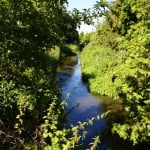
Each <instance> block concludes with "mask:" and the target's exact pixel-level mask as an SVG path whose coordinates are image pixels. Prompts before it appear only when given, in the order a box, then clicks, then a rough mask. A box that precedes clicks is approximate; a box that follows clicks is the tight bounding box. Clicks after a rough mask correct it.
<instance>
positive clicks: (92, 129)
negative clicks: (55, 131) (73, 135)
mask: <svg viewBox="0 0 150 150" xmlns="http://www.w3.org/2000/svg"><path fill="white" fill-rule="evenodd" d="M76 60H78V61H77V64H76V65H75V66H74V67H72V66H70V65H69V69H70V70H69V72H68V67H62V70H61V71H60V72H59V73H58V78H59V83H60V86H61V88H62V99H65V98H66V95H67V94H68V93H69V95H70V96H69V98H68V106H67V108H66V109H67V110H68V111H69V110H71V112H70V113H69V114H68V122H67V125H68V127H69V126H70V125H71V124H73V125H77V124H78V122H84V121H87V119H90V118H92V117H96V116H97V115H98V114H101V113H102V109H100V108H101V102H100V100H99V99H97V98H96V97H94V96H92V95H91V94H90V93H89V92H88V90H87V85H86V84H85V83H83V82H82V79H81V67H80V60H79V59H78V57H76ZM65 68H67V70H65ZM76 106H77V107H76ZM72 108H74V109H72ZM105 127H106V121H105V119H101V120H97V121H95V122H94V124H93V125H92V126H88V127H86V129H85V130H86V131H87V132H88V136H87V138H86V139H85V140H84V141H82V142H83V145H84V149H85V148H88V147H89V143H91V142H92V141H93V138H94V137H95V136H97V135H99V134H100V132H101V131H102V130H103V129H104V128H105ZM103 147H105V150H106V148H108V143H105V144H104V145H103ZM100 150H104V148H101V149H100Z"/></svg>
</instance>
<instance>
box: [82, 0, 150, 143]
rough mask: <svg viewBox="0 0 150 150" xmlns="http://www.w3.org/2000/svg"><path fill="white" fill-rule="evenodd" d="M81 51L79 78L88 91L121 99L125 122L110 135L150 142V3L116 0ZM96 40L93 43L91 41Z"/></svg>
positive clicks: (117, 125)
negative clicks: (83, 80) (81, 76)
mask: <svg viewBox="0 0 150 150" xmlns="http://www.w3.org/2000/svg"><path fill="white" fill-rule="evenodd" d="M108 7H109V10H110V11H109V12H108V13H107V15H106V20H105V21H104V22H103V23H102V25H100V26H99V27H98V29H97V32H96V33H97V36H96V38H95V39H93V41H91V42H90V43H89V45H88V46H87V47H85V48H84V50H83V52H82V55H81V61H82V68H83V78H85V79H86V80H88V83H89V89H90V91H91V92H93V93H96V94H100V95H108V96H112V97H114V98H117V97H121V98H122V100H123V104H124V107H125V110H126V112H127V115H128V120H126V121H125V122H124V123H120V124H119V123H115V124H114V125H113V129H112V130H113V132H115V133H117V134H119V135H120V137H122V138H124V139H126V140H129V141H132V142H133V144H138V143H142V142H149V141H150V140H149V139H150V115H149V111H150V104H149V100H150V95H149V92H150V89H149V87H150V82H149V81H150V72H149V71H150V65H149V56H150V54H149V52H150V38H149V37H150V22H149V18H150V13H149V12H150V11H149V10H150V2H149V0H143V1H140V0H117V1H116V2H114V3H112V4H111V5H110V6H108ZM95 41H96V42H95Z"/></svg>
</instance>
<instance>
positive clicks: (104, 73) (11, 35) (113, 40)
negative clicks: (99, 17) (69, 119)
mask: <svg viewBox="0 0 150 150" xmlns="http://www.w3.org/2000/svg"><path fill="white" fill-rule="evenodd" d="M100 5H101V6H102V8H103V9H102V10H107V12H103V13H102V14H105V15H106V19H105V21H104V22H103V24H101V25H99V27H98V28H97V31H96V34H95V33H90V34H88V35H86V36H84V35H83V34H82V35H81V36H80V37H81V43H80V45H79V46H80V48H81V49H82V48H83V47H85V49H84V50H83V53H82V56H81V58H82V68H83V78H84V80H86V81H88V82H89V88H90V90H91V92H93V93H96V94H101V95H108V96H111V97H115V98H118V97H121V98H122V99H123V102H124V106H125V109H126V111H127V112H128V115H129V119H128V120H127V121H126V122H124V123H123V124H118V123H116V124H114V127H113V131H114V132H116V133H118V134H119V135H120V136H121V137H123V138H124V139H129V140H131V141H133V143H134V144H136V143H140V142H149V138H150V120H149V118H150V116H149V113H148V112H149V111H150V99H149V92H150V91H149V59H148V58H149V50H150V38H149V37H150V22H149V17H150V13H149V12H150V2H149V0H143V1H140V0H117V2H115V3H112V4H111V5H108V4H105V3H104V1H102V2H101V3H100ZM100 5H95V8H98V7H99V6H100ZM66 6H67V0H50V1H47V0H42V1H41V0H23V1H18V0H1V1H0V55H1V59H0V149H48V150H50V149H58V150H59V149H64V150H65V149H66V150H67V149H73V148H75V147H77V145H76V144H77V143H78V141H79V140H80V139H81V138H83V137H84V136H85V134H86V133H85V132H84V131H83V135H79V130H80V131H81V130H84V126H86V125H88V124H92V123H93V121H94V120H95V119H96V118H92V119H90V120H88V121H87V122H83V123H79V125H78V126H75V127H74V126H73V127H72V128H70V129H66V127H65V120H66V114H65V111H64V107H65V101H64V102H61V101H60V89H59V87H58V85H57V78H56V68H57V64H58V63H59V62H60V61H62V59H63V58H64V57H65V56H67V55H74V54H75V53H76V51H77V46H74V45H71V44H70V43H77V42H78V40H79V39H78V33H77V31H76V27H77V23H79V21H80V20H84V19H85V20H86V21H87V23H90V22H91V20H90V19H89V18H88V17H87V16H86V15H87V14H85V13H82V15H83V16H82V17H83V18H84V19H83V18H82V17H81V16H80V17H81V18H80V17H79V16H78V15H77V14H76V13H79V12H78V11H77V10H76V11H74V12H73V13H72V16H71V15H70V14H69V13H68V12H67V10H66ZM104 6H107V7H108V8H107V9H105V7H104ZM108 10H109V11H108ZM86 13H89V12H88V10H87V11H86ZM88 15H89V14H88ZM93 15H96V14H95V13H93ZM87 44H88V45H87ZM70 49H74V51H70ZM99 118H100V116H97V119H99ZM98 143H99V137H96V138H95V141H94V142H93V144H92V146H91V149H93V150H94V149H95V147H96V145H97V144H98Z"/></svg>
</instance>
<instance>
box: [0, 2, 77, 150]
mask: <svg viewBox="0 0 150 150" xmlns="http://www.w3.org/2000/svg"><path fill="white" fill-rule="evenodd" d="M65 4H66V0H61V1H56V0H51V1H46V0H43V1H40V0H24V1H17V0H1V1H0V24H1V26H0V55H1V59H0V112H1V113H0V149H31V148H33V147H35V149H36V148H42V146H43V144H41V142H42V140H43V136H42V132H43V131H41V128H40V127H41V124H43V123H44V118H43V116H45V115H46V110H47V109H48V107H49V105H50V104H53V101H55V99H56V97H57V102H56V103H57V105H55V107H54V110H57V107H58V106H59V97H60V89H59V88H58V86H57V78H56V68H57V64H58V59H59V57H60V50H59V48H58V47H55V46H56V45H58V46H59V45H60V44H62V43H70V42H71V43H73V42H76V41H78V34H77V31H76V23H75V22H74V20H73V18H72V17H71V16H70V15H69V13H68V12H67V11H66V8H65ZM62 28H63V30H62ZM57 113H58V112H57ZM61 116H62V118H63V117H64V109H61ZM62 118H61V117H58V118H56V121H57V122H60V120H63V119H62ZM57 119H58V120H57ZM54 125H55V124H52V126H54ZM33 145H35V146H33Z"/></svg>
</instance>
